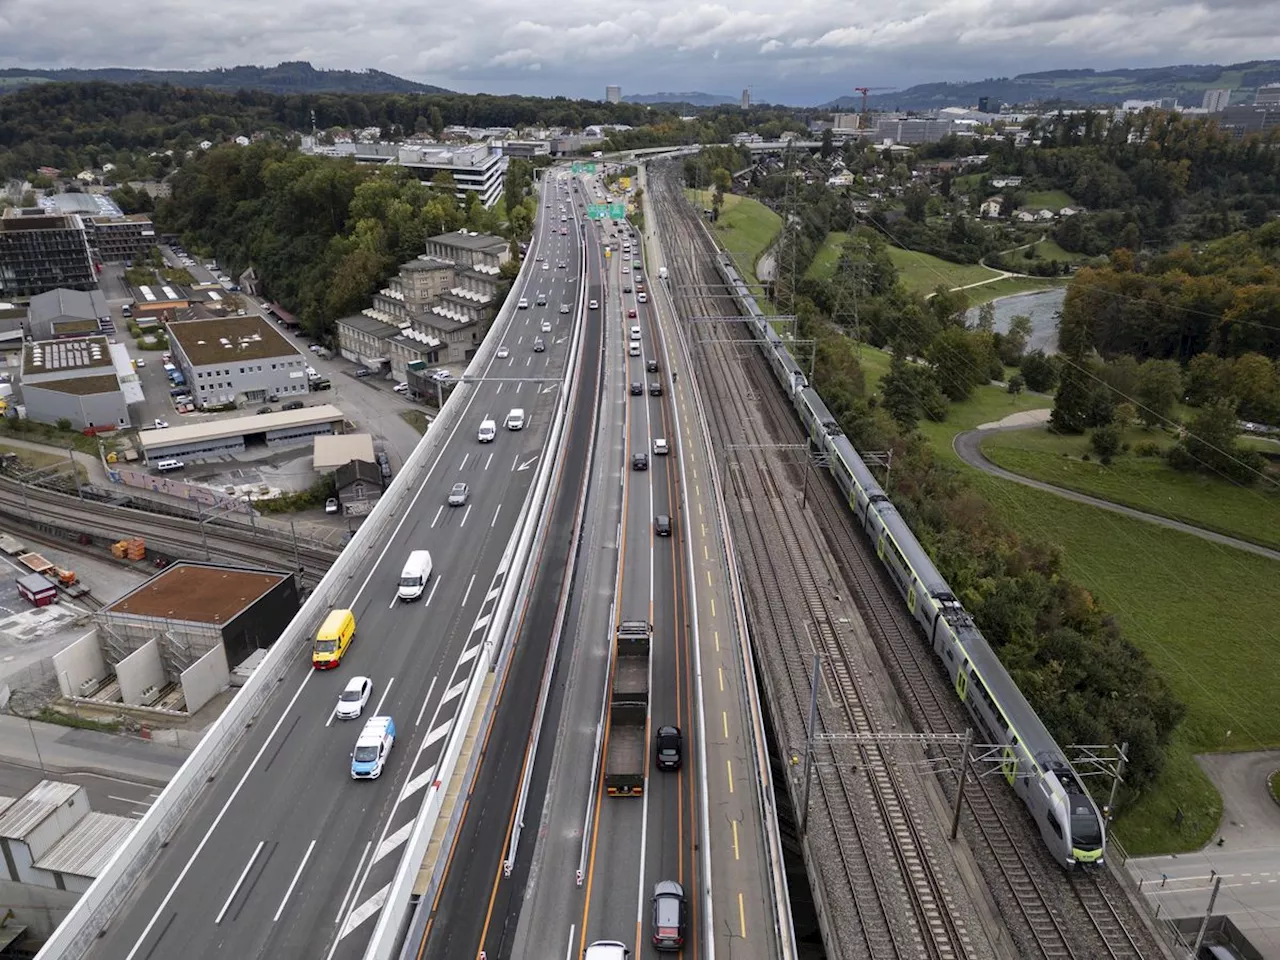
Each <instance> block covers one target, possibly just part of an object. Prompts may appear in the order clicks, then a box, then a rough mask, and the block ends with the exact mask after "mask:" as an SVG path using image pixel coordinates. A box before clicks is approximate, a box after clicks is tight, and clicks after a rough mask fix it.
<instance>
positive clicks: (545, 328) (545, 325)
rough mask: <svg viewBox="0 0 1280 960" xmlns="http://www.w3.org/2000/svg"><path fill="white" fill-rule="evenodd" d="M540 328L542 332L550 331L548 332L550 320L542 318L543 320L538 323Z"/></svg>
mask: <svg viewBox="0 0 1280 960" xmlns="http://www.w3.org/2000/svg"><path fill="white" fill-rule="evenodd" d="M540 329H541V330H542V332H543V333H550V332H551V321H550V320H543V321H542V323H541V324H540Z"/></svg>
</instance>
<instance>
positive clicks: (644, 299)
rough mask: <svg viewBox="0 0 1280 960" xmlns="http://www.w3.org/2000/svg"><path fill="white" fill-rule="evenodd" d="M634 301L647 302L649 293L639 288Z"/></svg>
mask: <svg viewBox="0 0 1280 960" xmlns="http://www.w3.org/2000/svg"><path fill="white" fill-rule="evenodd" d="M636 302H637V303H648V302H649V295H648V294H647V293H645V292H644V291H643V290H641V291H640V292H639V293H637V294H636Z"/></svg>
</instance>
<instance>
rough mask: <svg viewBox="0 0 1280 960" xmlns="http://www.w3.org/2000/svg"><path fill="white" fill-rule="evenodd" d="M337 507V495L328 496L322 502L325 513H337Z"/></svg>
mask: <svg viewBox="0 0 1280 960" xmlns="http://www.w3.org/2000/svg"><path fill="white" fill-rule="evenodd" d="M338 508H339V504H338V498H337V497H330V498H329V499H328V500H326V501H325V502H324V512H325V513H337V512H338Z"/></svg>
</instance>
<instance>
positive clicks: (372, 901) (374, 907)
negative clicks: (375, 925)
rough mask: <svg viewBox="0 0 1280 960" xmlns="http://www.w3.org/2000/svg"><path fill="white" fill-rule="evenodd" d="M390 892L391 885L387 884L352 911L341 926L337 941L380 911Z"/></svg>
mask: <svg viewBox="0 0 1280 960" xmlns="http://www.w3.org/2000/svg"><path fill="white" fill-rule="evenodd" d="M390 891H391V884H389V883H388V884H387V885H386V886H385V887H383V888H382V889H381V890H379V891H378V892H377V893H375V894H374V895H373V896H372V897H370V898H369V899H368V900H366V901H365V902H364V903H362V904H360V906H358V907H356V908H355V909H354V910H352V911H351V915H350V916H348V917H347V922H346V923H344V924H343V925H342V932H341V933H340V934H338V939H339V940H341V939H342V938H343V937H345V936H346V935H347V934H349V933H350V932H351V931H352V930H354V929H355V928H356V927H358V926H360V924H362V923H364V922H365V921H366V920H368V919H369V918H370V917H372V916H373V915H374V914H375V913H377V912H378V911H379V910H381V909H382V905H383V904H384V903H386V901H387V894H388V893H389V892H390Z"/></svg>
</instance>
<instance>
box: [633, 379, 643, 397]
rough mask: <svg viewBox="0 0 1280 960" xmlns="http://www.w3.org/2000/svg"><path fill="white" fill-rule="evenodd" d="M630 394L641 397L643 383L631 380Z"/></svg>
mask: <svg viewBox="0 0 1280 960" xmlns="http://www.w3.org/2000/svg"><path fill="white" fill-rule="evenodd" d="M631 395H632V396H633V397H643V396H644V384H643V383H640V382H639V381H633V382H632V384H631Z"/></svg>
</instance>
